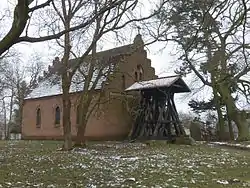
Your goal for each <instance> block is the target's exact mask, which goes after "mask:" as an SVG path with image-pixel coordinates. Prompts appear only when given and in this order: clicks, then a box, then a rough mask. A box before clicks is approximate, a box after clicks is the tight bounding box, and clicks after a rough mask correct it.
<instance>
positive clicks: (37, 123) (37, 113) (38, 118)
mask: <svg viewBox="0 0 250 188" xmlns="http://www.w3.org/2000/svg"><path fill="white" fill-rule="evenodd" d="M36 127H38V128H40V127H41V109H40V108H38V109H37V110H36Z"/></svg>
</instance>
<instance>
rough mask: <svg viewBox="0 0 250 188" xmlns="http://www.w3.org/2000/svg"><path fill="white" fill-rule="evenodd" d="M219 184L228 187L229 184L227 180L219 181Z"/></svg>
mask: <svg viewBox="0 0 250 188" xmlns="http://www.w3.org/2000/svg"><path fill="white" fill-rule="evenodd" d="M217 183H219V184H223V185H228V184H229V182H228V181H227V180H217Z"/></svg>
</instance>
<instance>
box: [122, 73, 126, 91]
mask: <svg viewBox="0 0 250 188" xmlns="http://www.w3.org/2000/svg"><path fill="white" fill-rule="evenodd" d="M125 88H126V80H125V76H124V75H122V89H125Z"/></svg>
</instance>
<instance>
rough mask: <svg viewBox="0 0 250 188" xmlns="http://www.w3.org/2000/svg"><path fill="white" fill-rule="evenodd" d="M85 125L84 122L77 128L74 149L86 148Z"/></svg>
mask: <svg viewBox="0 0 250 188" xmlns="http://www.w3.org/2000/svg"><path fill="white" fill-rule="evenodd" d="M86 125H87V122H86V121H85V122H84V123H83V124H80V125H79V126H78V130H77V135H76V140H75V144H74V147H86V140H85V130H86Z"/></svg>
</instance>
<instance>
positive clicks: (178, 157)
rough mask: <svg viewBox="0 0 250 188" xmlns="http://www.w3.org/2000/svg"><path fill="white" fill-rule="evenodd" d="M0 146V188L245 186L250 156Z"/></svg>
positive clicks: (187, 149)
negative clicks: (67, 150)
mask: <svg viewBox="0 0 250 188" xmlns="http://www.w3.org/2000/svg"><path fill="white" fill-rule="evenodd" d="M61 144H62V143H60V142H49V141H47V142H38V141H19V142H0V174H1V176H0V187H4V188H8V187H20V188H22V187H47V188H48V187H50V188H57V187H58V188H59V187H60V188H61V187H62V188H63V187H72V188H75V187H87V188H92V187H182V188H184V187H225V186H226V187H250V152H249V151H243V150H232V149H228V148H220V147H219V148H214V147H213V148H211V147H208V146H206V145H204V144H200V145H197V146H176V145H165V146H154V147H152V146H146V145H144V144H140V143H133V144H132V143H114V142H107V143H91V144H89V146H88V147H87V148H85V149H74V150H73V151H71V152H62V151H57V148H58V147H59V146H60V145H61Z"/></svg>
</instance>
